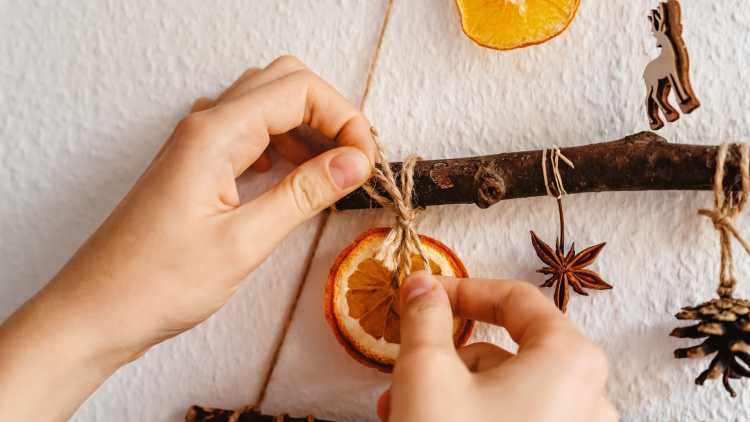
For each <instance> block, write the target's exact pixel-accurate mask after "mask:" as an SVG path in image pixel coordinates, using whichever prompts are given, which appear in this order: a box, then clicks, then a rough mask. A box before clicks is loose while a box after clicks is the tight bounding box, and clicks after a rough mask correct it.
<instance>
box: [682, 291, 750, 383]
mask: <svg viewBox="0 0 750 422" xmlns="http://www.w3.org/2000/svg"><path fill="white" fill-rule="evenodd" d="M748 314H750V301H748V300H744V299H733V298H720V299H713V300H711V301H709V302H706V303H703V304H700V305H698V306H687V307H685V308H682V311H680V312H679V313H678V314H677V315H676V317H677V319H679V320H699V321H700V323H698V324H696V325H691V326H689V327H680V328H675V329H674V330H673V331H672V333H671V334H670V335H671V336H674V337H680V338H703V337H708V338H707V339H706V340H705V341H704V342H703V343H701V344H699V345H697V346H693V347H687V348H683V349H677V350H675V351H674V356H675V357H676V358H678V359H681V358H701V357H705V356H708V355H710V354H713V353H716V356H715V357H714V358H713V360H711V363H710V364H709V366H708V369H706V370H705V371H703V372H701V374H700V375H699V376H698V378H696V379H695V383H696V384H698V385H703V383H704V382H705V381H706V379H708V378H710V379H716V378H718V377H720V376H721V377H722V381H723V384H724V388H725V389H726V390H727V391H728V392H729V394H731V396H732V397H737V393H736V392H735V391H734V389H733V388H732V386H731V385H730V384H729V380H730V379H733V378H741V377H748V378H750V318H749V317H750V315H748Z"/></svg>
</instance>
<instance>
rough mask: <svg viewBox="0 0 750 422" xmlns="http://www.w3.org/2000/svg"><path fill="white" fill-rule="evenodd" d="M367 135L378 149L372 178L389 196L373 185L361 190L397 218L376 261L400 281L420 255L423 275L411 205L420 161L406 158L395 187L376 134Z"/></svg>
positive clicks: (425, 266) (427, 269)
mask: <svg viewBox="0 0 750 422" xmlns="http://www.w3.org/2000/svg"><path fill="white" fill-rule="evenodd" d="M370 134H371V135H372V139H373V141H374V142H375V146H376V147H377V155H378V160H379V161H380V163H381V165H380V166H376V167H374V168H373V174H372V178H373V179H375V180H376V181H377V182H378V183H379V184H380V186H382V188H383V189H384V190H385V192H386V193H387V194H388V196H389V197H390V198H389V197H387V196H385V195H381V194H380V192H378V191H377V190H376V189H375V187H374V186H373V185H372V184H366V185H364V186H363V189H364V190H365V191H366V192H367V193H368V194H369V195H370V197H371V198H372V199H374V200H375V201H376V202H377V203H378V204H380V206H382V207H383V208H388V209H391V210H393V211H394V213H395V214H396V217H395V219H394V222H393V226H392V227H391V231H390V232H389V233H388V235H387V236H386V238H385V240H384V241H383V245H382V246H381V248H380V250H379V251H378V253H377V255H376V256H375V259H377V260H378V261H381V262H382V263H383V265H384V266H385V267H386V268H387V269H388V270H389V271H391V272H392V273H393V276H394V280H398V281H400V280H403V279H404V277H406V276H408V275H409V274H410V273H411V257H412V255H419V257H420V258H421V259H422V261H423V262H424V268H425V271H430V265H429V263H428V261H427V257H426V255H425V252H424V248H423V247H422V241H421V240H420V239H419V234H417V231H416V228H415V225H416V219H417V216H418V215H419V213H418V210H415V209H414V208H413V205H412V194H413V190H414V166H415V165H416V163H417V161H419V157H417V156H414V155H412V156H409V157H407V158H406V160H404V164H403V167H402V168H401V173H400V182H401V184H400V187H399V185H398V184H397V183H396V177H395V175H394V174H393V171H392V170H391V167H390V166H389V165H388V161H387V160H386V159H385V153H384V152H383V147H382V145H381V143H380V137H379V135H378V131H377V130H376V129H375V128H374V127H373V128H370Z"/></svg>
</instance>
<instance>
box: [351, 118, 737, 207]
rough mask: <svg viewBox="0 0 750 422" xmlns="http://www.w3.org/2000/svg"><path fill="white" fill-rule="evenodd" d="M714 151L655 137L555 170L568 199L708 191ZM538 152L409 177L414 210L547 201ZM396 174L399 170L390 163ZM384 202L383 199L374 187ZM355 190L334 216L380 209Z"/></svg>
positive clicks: (438, 166) (575, 154)
mask: <svg viewBox="0 0 750 422" xmlns="http://www.w3.org/2000/svg"><path fill="white" fill-rule="evenodd" d="M717 150H718V146H714V145H684V144H670V143H669V142H667V141H666V140H665V139H664V138H662V137H661V136H659V135H657V134H655V133H653V132H640V133H636V134H634V135H630V136H627V137H625V138H623V139H621V140H618V141H612V142H605V143H596V144H590V145H585V146H580V147H573V148H562V149H561V151H562V152H563V154H565V155H566V156H567V157H568V158H570V160H571V161H572V162H573V163H574V164H575V169H570V168H568V167H567V166H560V173H561V175H562V179H563V183H564V185H565V189H566V190H567V191H568V193H571V194H573V193H584V192H605V191H647V190H712V189H713V177H714V170H715V162H716V152H717ZM541 162H542V151H541V150H538V151H525V152H511V153H505V154H497V155H488V156H483V157H471V158H456V159H448V160H429V161H421V162H419V163H417V166H416V168H415V170H414V184H415V186H414V198H413V199H414V205H415V206H416V207H426V206H431V205H446V204H476V205H477V206H479V207H480V208H487V207H489V206H490V205H493V204H495V203H497V202H498V201H501V200H505V199H515V198H527V197H532V196H543V195H546V194H547V191H546V190H545V187H544V177H543V175H542V168H541ZM738 163H739V151H738V150H737V148H730V154H729V156H728V158H727V169H726V176H725V179H724V186H726V187H727V188H728V189H732V190H738V189H739V184H740V180H739V172H738V167H737V165H738ZM391 168H393V170H394V172H397V173H398V172H400V170H401V163H391ZM377 188H378V190H380V191H381V192H382V193H383V194H384V195H385V192H384V191H383V190H382V189H380V187H377ZM377 207H379V205H378V204H377V203H376V202H375V201H373V200H372V199H370V197H369V196H368V195H367V193H365V191H364V190H362V189H358V190H356V191H354V192H352V193H351V194H349V195H348V196H346V197H345V198H343V199H341V200H340V201H339V202H337V203H336V208H337V209H339V210H350V209H363V208H377Z"/></svg>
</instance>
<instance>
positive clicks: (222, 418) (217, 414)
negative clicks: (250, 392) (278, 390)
mask: <svg viewBox="0 0 750 422" xmlns="http://www.w3.org/2000/svg"><path fill="white" fill-rule="evenodd" d="M185 422H332V421H326V420H323V419H314V418H313V417H303V418H293V417H290V416H286V415H282V416H269V415H262V414H260V412H257V411H255V410H253V409H252V408H250V407H248V408H247V409H242V410H224V409H213V408H210V407H201V406H192V407H191V408H190V409H188V411H187V414H186V415H185Z"/></svg>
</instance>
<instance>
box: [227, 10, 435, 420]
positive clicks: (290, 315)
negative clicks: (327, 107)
mask: <svg viewBox="0 0 750 422" xmlns="http://www.w3.org/2000/svg"><path fill="white" fill-rule="evenodd" d="M393 3H394V0H388V3H387V4H386V8H385V14H384V16H383V23H382V25H381V27H380V33H379V34H378V39H377V42H376V44H375V49H374V52H373V56H372V60H371V61H370V67H369V69H368V71H367V81H366V83H365V88H364V91H363V93H362V98H361V100H360V103H359V108H360V110H361V111H364V110H365V104H366V102H367V98H368V97H369V93H370V88H371V85H372V81H373V78H374V75H375V69H377V65H378V61H379V58H380V51H381V49H382V46H383V39H384V38H385V31H386V29H387V28H388V23H389V21H390V16H391V14H392V13H391V12H392V10H393ZM377 146H378V150H379V151H380V154H381V155H382V148H380V144H377ZM381 162H385V161H384V160H383V161H381ZM409 177H411V176H409ZM410 183H411V184H412V185H413V182H410ZM410 189H411V188H410ZM409 197H411V194H410V195H409ZM329 218H330V213H326V214H324V216H323V221H322V222H321V223H320V225H319V226H318V230H317V232H316V234H315V239H314V240H313V244H312V248H311V253H310V254H309V255H308V257H307V261H306V262H305V269H304V272H303V275H302V280H301V281H300V283H299V285H298V287H297V291H296V292H295V295H294V299H293V300H292V303H291V306H290V308H289V311H288V312H287V316H286V319H285V321H284V327H283V329H282V332H281V336H280V338H279V340H278V343H277V344H276V347H275V348H274V351H273V354H272V356H271V362H270V364H269V366H268V370H267V371H266V374H265V376H264V377H263V383H262V384H261V388H260V393H259V394H258V399H257V400H256V401H255V403H256V404H257V405H254V406H252V407H253V408H260V407H261V406H262V405H263V403H264V402H265V399H266V393H267V392H268V386H269V384H270V383H271V377H272V376H273V373H274V370H275V369H276V364H277V363H278V361H279V357H280V356H281V349H282V346H283V345H284V341H285V340H286V337H287V335H288V334H289V328H290V326H291V323H292V318H293V317H294V314H295V312H296V310H297V306H298V305H299V301H300V297H301V296H302V289H303V287H304V285H305V281H306V280H307V276H308V273H309V272H310V268H311V266H312V260H313V257H314V253H312V251H315V250H316V249H317V248H318V244H319V243H320V240H321V238H322V237H323V232H324V231H325V228H326V226H327V224H328V221H329ZM420 246H421V245H420ZM427 268H429V266H428V267H427ZM242 410H243V409H240V410H238V411H235V412H234V413H233V416H236V417H239V415H241V414H242ZM308 419H310V420H313V418H312V417H308Z"/></svg>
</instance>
